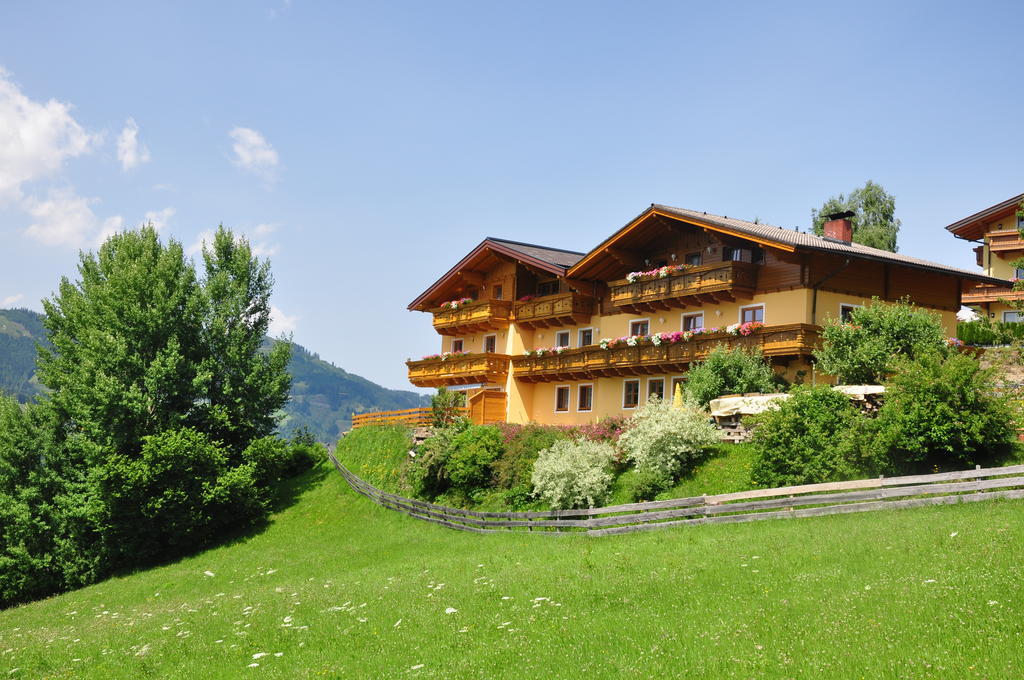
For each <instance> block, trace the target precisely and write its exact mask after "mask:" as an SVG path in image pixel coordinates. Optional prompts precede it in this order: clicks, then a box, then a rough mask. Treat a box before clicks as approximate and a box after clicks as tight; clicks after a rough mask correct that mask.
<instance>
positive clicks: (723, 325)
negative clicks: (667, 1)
mask: <svg viewBox="0 0 1024 680" xmlns="http://www.w3.org/2000/svg"><path fill="white" fill-rule="evenodd" d="M851 233H852V231H851V225H850V222H849V221H848V220H846V219H835V220H833V221H831V222H829V223H827V224H826V236H824V237H819V236H814V235H811V234H805V233H801V232H798V231H792V230H789V229H783V228H781V227H773V226H769V225H765V224H756V223H752V222H745V221H742V220H736V219H730V218H728V217H719V216H716V215H709V214H706V213H700V212H694V211H691V210H682V209H679V208H672V207H668V206H663V205H652V206H651V207H650V208H648V209H647V210H645V211H644V212H643V213H641V214H640V215H639V216H637V217H636V218H635V219H634V220H632V221H631V222H629V224H627V225H626V226H624V227H623V228H622V229H620V230H618V231H617V232H615V233H614V234H613V235H612V236H610V237H609V238H607V239H606V240H605V241H604V242H602V243H601V244H600V245H598V246H597V247H596V248H594V249H593V250H591V251H590V252H588V253H586V254H583V253H577V252H571V251H565V250H558V249H554V248H545V247H542V246H534V245H528V244H523V243H517V242H514V241H506V240H502V239H495V238H487V239H484V241H483V242H482V243H480V245H478V246H477V247H476V248H474V249H473V251H472V252H470V253H469V254H468V255H467V256H466V257H464V258H463V259H462V260H461V261H460V262H459V263H458V264H456V265H455V266H454V267H453V268H452V269H451V270H449V271H448V272H447V273H446V274H445V275H444V276H442V277H441V278H440V279H438V280H437V282H435V283H434V284H433V285H432V286H430V287H429V288H428V289H427V290H425V291H424V292H423V293H422V294H421V295H420V296H419V297H417V298H416V299H415V300H413V302H412V303H411V304H410V305H409V309H411V310H419V311H424V312H430V313H431V314H432V315H433V323H434V328H435V329H436V330H437V331H438V333H439V334H440V335H441V336H442V338H441V352H442V355H440V356H438V355H434V356H432V357H425V358H424V359H421V360H416V361H409V362H408V366H409V380H410V381H411V382H412V383H413V384H414V385H418V386H421V387H436V386H440V385H447V386H459V387H461V388H463V389H470V390H471V392H470V394H471V398H470V407H471V413H472V415H473V418H474V420H475V421H476V422H485V421H486V422H491V421H495V420H507V421H509V422H529V421H535V422H539V423H563V424H574V423H584V422H593V421H596V420H597V419H599V418H601V417H604V416H609V415H628V414H629V413H631V412H632V411H633V410H634V409H636V408H637V407H638V406H640V405H642V404H643V403H644V402H645V401H646V399H647V397H648V395H650V394H657V395H664V396H665V397H666V398H668V397H670V396H671V394H672V392H673V389H674V385H675V384H676V383H677V382H680V381H683V380H685V379H686V371H687V370H688V368H689V366H690V363H691V362H693V361H695V360H698V359H701V358H703V357H704V356H706V354H707V353H708V352H709V351H710V350H711V349H712V348H713V347H714V346H715V345H717V344H719V343H724V344H727V345H730V346H737V345H742V346H747V347H753V346H757V347H760V348H761V349H762V350H763V352H764V354H765V355H766V356H767V357H769V358H770V359H771V361H772V364H773V365H774V367H775V370H776V371H777V372H778V373H779V374H781V375H783V376H784V377H785V378H786V379H787V380H789V381H792V382H803V381H807V382H810V381H812V380H815V379H820V377H819V376H815V373H814V366H813V363H812V362H811V353H812V351H813V350H814V349H815V347H816V346H817V344H818V336H819V330H820V327H821V325H822V324H823V323H824V322H825V320H826V319H828V318H840V317H843V316H845V315H846V314H847V313H848V312H849V311H850V310H851V309H853V308H854V307H857V306H859V305H864V304H867V303H868V302H870V300H871V298H872V297H875V296H877V297H879V298H881V299H883V300H890V301H894V300H898V299H900V298H903V297H909V298H910V299H911V300H912V301H913V302H915V303H917V304H918V305H921V306H923V307H927V308H929V309H933V310H936V311H938V312H939V313H940V314H941V316H942V320H943V324H944V325H945V326H946V328H947V331H948V332H950V333H952V331H953V329H955V326H956V318H955V315H956V312H957V311H958V310H959V309H960V304H961V296H962V295H963V293H964V292H965V291H968V290H971V289H973V288H974V286H976V285H977V284H979V283H987V284H993V285H996V284H1000V283H1002V282H1000V281H999V280H997V279H993V278H990V277H986V276H982V275H980V274H976V273H972V272H968V271H964V270H961V269H956V268H953V267H947V266H944V265H940V264H935V263H932V262H926V261H924V260H919V259H917V258H913V257H908V256H906V255H901V254H897V253H890V252H888V251H884V250H877V249H875V248H868V247H866V246H862V245H860V244H857V243H851V242H850V237H851ZM645 272H646V273H645ZM453 303H454V304H453ZM453 307H454V308H453ZM626 338H631V339H626ZM603 340H604V341H603ZM608 341H610V342H608ZM824 379H826V380H827V379H828V378H827V377H824Z"/></svg>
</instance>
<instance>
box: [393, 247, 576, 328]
mask: <svg viewBox="0 0 1024 680" xmlns="http://www.w3.org/2000/svg"><path fill="white" fill-rule="evenodd" d="M492 254H498V255H504V256H505V257H511V258H513V259H515V260H518V261H520V262H522V263H523V264H525V265H528V266H531V267H534V268H536V269H540V270H543V271H547V272H549V273H551V274H554V275H555V276H565V271H566V270H567V269H568V268H569V267H570V266H572V265H574V264H576V262H578V261H579V259H580V258H581V257H583V253H577V252H575V251H572V250H562V249H560V248H548V247H546V246H538V245H535V244H532V243H522V242H520V241H509V240H506V239H500V238H492V237H487V238H485V239H484V240H483V241H481V242H480V245H478V246H477V247H476V248H474V249H473V250H471V251H470V252H469V254H468V255H466V256H465V257H464V258H462V259H461V260H459V262H458V263H457V264H456V265H455V266H454V267H452V268H451V269H449V270H448V271H447V272H446V273H445V274H444V275H443V276H442V277H441V278H439V279H438V280H437V281H435V282H434V283H433V284H431V286H430V287H429V288H427V289H426V290H425V291H423V292H422V293H420V295H419V296H418V297H417V298H416V299H415V300H413V301H412V302H410V303H409V307H408V309H419V310H423V311H425V310H426V309H427V308H428V307H429V302H430V298H431V297H433V296H434V295H436V294H438V293H439V292H440V291H441V290H442V289H444V288H445V287H447V286H449V285H450V284H453V283H454V282H455V281H456V280H457V278H458V276H459V272H460V271H466V270H472V269H473V267H474V265H475V264H477V263H480V262H481V261H483V260H485V259H486V258H487V257H488V256H490V255H492Z"/></svg>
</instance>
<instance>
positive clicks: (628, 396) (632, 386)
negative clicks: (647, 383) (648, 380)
mask: <svg viewBox="0 0 1024 680" xmlns="http://www.w3.org/2000/svg"><path fill="white" fill-rule="evenodd" d="M639 403H640V381H639V380H624V381H623V382H622V408H636V405H637V404H639Z"/></svg>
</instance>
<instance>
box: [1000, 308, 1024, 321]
mask: <svg viewBox="0 0 1024 680" xmlns="http://www.w3.org/2000/svg"><path fill="white" fill-rule="evenodd" d="M1007 314H1016V315H1018V316H1020V317H1024V312H1018V311H1017V310H1006V311H1004V312H1003V323H1021V322H1024V318H1020V319H1017V320H1016V321H1014V320H1010V319H1007V318H1006V315H1007Z"/></svg>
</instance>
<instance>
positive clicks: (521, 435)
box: [492, 424, 568, 496]
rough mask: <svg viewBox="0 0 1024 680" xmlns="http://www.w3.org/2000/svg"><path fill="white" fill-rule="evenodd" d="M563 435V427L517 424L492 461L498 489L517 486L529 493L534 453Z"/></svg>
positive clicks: (564, 434) (564, 437) (535, 458)
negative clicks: (500, 451) (520, 426)
mask: <svg viewBox="0 0 1024 680" xmlns="http://www.w3.org/2000/svg"><path fill="white" fill-rule="evenodd" d="M567 438H568V435H567V434H566V433H565V432H564V431H563V430H560V429H557V428H553V427H544V426H542V425H536V424H530V425H524V426H523V427H522V428H517V431H516V432H515V433H514V434H513V435H512V437H511V438H510V439H508V440H507V442H506V444H505V452H504V454H503V455H502V456H501V458H499V459H498V460H496V461H494V465H493V466H492V467H493V474H494V485H495V486H496V487H498V488H499V489H508V490H512V489H517V488H521V490H525V494H526V495H527V496H529V494H530V489H531V483H530V479H531V477H532V475H533V464H534V463H535V462H536V461H537V456H538V455H539V454H540V452H541V451H542V450H544V449H546V448H549V447H550V446H551V445H552V444H554V443H555V442H556V441H559V440H562V439H567Z"/></svg>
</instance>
